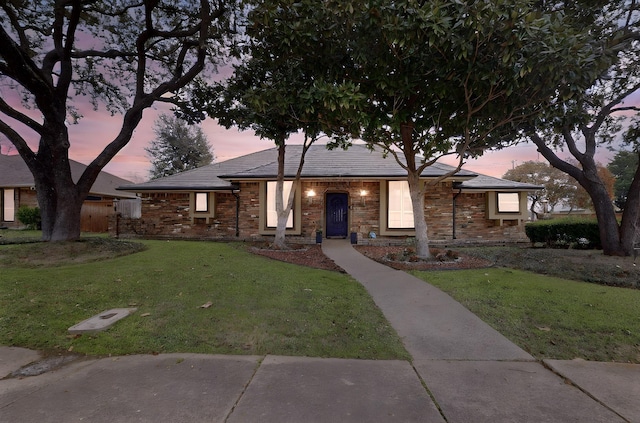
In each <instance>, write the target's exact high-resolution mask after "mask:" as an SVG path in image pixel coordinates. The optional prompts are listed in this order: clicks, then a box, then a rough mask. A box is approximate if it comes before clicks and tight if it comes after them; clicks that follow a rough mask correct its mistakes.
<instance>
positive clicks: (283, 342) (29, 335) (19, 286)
mask: <svg viewBox="0 0 640 423" xmlns="http://www.w3.org/2000/svg"><path fill="white" fill-rule="evenodd" d="M144 244H145V245H146V246H147V249H146V250H145V251H142V252H138V253H136V254H132V255H128V256H124V257H119V258H114V259H109V260H104V261H99V262H92V263H84V264H72V265H63V266H59V267H53V268H51V267H50V268H15V267H9V268H3V269H1V270H0V271H1V273H0V345H13V346H21V347H27V348H34V349H38V350H45V351H69V350H72V351H74V352H77V353H83V354H90V355H108V354H114V355H121V354H133V353H167V352H195V353H211V354H213V353H216V354H217V353H219V354H258V355H263V354H280V355H303V356H318V357H345V358H369V359H409V355H408V353H407V352H406V350H405V349H404V347H403V346H402V344H401V342H400V340H399V338H398V336H397V335H396V333H395V331H394V330H393V329H392V328H391V327H390V326H389V324H388V322H387V321H386V320H385V319H384V317H383V315H382V313H381V312H380V310H379V309H378V308H377V307H376V306H375V304H374V303H373V301H372V299H371V298H370V297H369V295H368V294H367V293H366V291H365V290H364V288H363V287H362V286H361V285H360V284H358V283H357V282H355V281H354V280H352V279H351V278H350V277H348V276H346V275H343V274H340V273H336V272H329V271H322V270H315V269H310V268H305V267H300V266H296V265H291V264H287V263H282V262H278V261H272V260H269V259H266V258H263V257H258V256H255V255H251V254H249V253H247V252H245V251H243V250H242V248H241V247H240V246H239V245H227V244H222V243H212V242H189V241H144ZM6 247H8V246H4V247H0V249H1V248H6ZM1 251H2V250H0V252H1ZM209 301H210V302H211V303H212V305H211V307H209V308H200V306H201V305H203V304H205V303H207V302H209ZM130 306H135V307H138V311H137V312H136V313H135V314H133V315H132V316H130V317H127V318H125V319H123V320H121V321H119V322H118V323H116V324H115V326H113V327H112V328H110V329H109V330H107V331H105V332H101V333H98V334H83V335H82V336H70V335H69V334H68V333H67V329H68V328H69V327H70V326H72V325H74V324H76V323H78V322H80V321H82V320H84V319H86V318H89V317H91V316H93V315H95V314H97V313H100V312H102V311H105V310H107V309H110V308H118V307H130Z"/></svg>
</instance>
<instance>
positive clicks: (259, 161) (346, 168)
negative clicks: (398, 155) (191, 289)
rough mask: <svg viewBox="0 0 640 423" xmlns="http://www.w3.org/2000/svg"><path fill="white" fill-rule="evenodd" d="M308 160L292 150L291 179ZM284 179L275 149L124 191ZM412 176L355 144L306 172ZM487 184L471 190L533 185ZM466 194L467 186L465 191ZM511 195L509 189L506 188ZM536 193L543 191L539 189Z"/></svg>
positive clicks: (438, 170)
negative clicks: (279, 177) (494, 185)
mask: <svg viewBox="0 0 640 423" xmlns="http://www.w3.org/2000/svg"><path fill="white" fill-rule="evenodd" d="M301 154H302V146H301V145H289V146H287V148H286V155H285V172H284V173H285V178H289V179H291V178H293V177H295V174H296V171H297V169H298V164H299V162H300V155H301ZM454 169H455V168H454V167H453V166H449V165H446V164H441V163H436V164H434V165H432V166H429V167H427V168H426V169H425V170H424V172H423V173H422V177H425V178H429V177H438V176H442V175H444V174H446V173H448V172H451V171H452V170H454ZM277 173H278V150H277V148H275V147H274V148H271V149H268V150H263V151H259V152H256V153H252V154H247V155H245V156H241V157H237V158H235V159H230V160H227V161H224V162H220V163H214V164H211V165H208V166H203V167H200V168H197V169H193V170H189V171H186V172H182V173H179V174H176V175H171V176H167V177H165V178H160V179H155V180H152V181H149V182H145V183H142V184H130V185H124V186H121V187H119V188H118V189H122V190H127V191H133V192H138V191H194V190H207V191H208V190H211V191H214V190H230V189H233V188H234V187H235V185H234V182H236V181H240V180H247V179H254V180H259V179H275V178H276V175H277ZM406 175H407V173H406V171H405V170H404V169H402V167H401V166H399V165H398V164H397V163H396V161H395V159H394V158H393V157H390V156H389V157H386V158H385V157H384V156H383V154H382V153H381V152H379V151H370V150H369V149H367V148H366V147H365V146H364V145H359V144H355V145H353V146H351V147H350V148H349V149H348V150H342V149H336V150H327V148H326V147H325V146H324V145H313V146H311V148H310V149H309V151H308V152H307V154H306V156H305V162H304V166H303V168H302V175H301V177H302V178H303V179H317V178H372V179H395V178H404V177H406ZM455 177H456V178H458V179H459V180H462V181H465V182H464V184H468V183H470V182H471V181H474V180H476V179H478V178H479V177H484V175H478V174H477V173H474V172H470V171H467V170H464V169H461V170H460V171H458V172H457V173H456V174H455ZM486 178H490V179H481V180H480V181H478V182H479V183H476V184H471V185H469V186H468V188H469V189H481V185H482V181H484V182H486V183H491V184H498V182H499V181H503V182H504V184H508V185H509V188H511V189H518V188H517V187H518V186H522V188H520V189H522V190H527V189H528V184H519V185H518V183H517V182H512V181H504V180H502V179H498V178H491V177H489V176H487V177H486ZM465 188H467V186H466V185H465ZM501 188H502V187H501ZM503 189H506V188H503ZM534 189H539V188H538V187H535V188H534Z"/></svg>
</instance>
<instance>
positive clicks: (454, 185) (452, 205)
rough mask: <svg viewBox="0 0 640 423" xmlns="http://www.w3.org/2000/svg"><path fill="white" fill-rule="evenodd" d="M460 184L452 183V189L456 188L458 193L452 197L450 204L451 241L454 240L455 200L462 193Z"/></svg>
mask: <svg viewBox="0 0 640 423" xmlns="http://www.w3.org/2000/svg"><path fill="white" fill-rule="evenodd" d="M461 185H462V184H461V183H460V182H454V183H453V188H457V189H458V192H456V193H455V195H454V196H453V200H452V204H451V209H452V210H451V212H452V213H451V214H452V219H453V221H452V225H451V226H452V228H453V239H456V200H457V199H458V196H459V195H460V194H461V193H462V186H461Z"/></svg>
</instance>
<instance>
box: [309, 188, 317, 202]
mask: <svg viewBox="0 0 640 423" xmlns="http://www.w3.org/2000/svg"><path fill="white" fill-rule="evenodd" d="M315 196H316V192H315V191H314V190H312V189H310V190H309V191H307V198H308V199H309V204H311V202H312V201H313V197H315Z"/></svg>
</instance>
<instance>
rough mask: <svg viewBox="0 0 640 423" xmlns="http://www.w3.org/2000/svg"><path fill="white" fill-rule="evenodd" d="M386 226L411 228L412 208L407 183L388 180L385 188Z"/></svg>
mask: <svg viewBox="0 0 640 423" xmlns="http://www.w3.org/2000/svg"><path fill="white" fill-rule="evenodd" d="M387 196H388V200H387V213H388V214H387V226H388V227H389V229H413V227H414V222H413V208H412V205H411V195H410V194H409V183H408V182H407V181H389V182H388V190H387Z"/></svg>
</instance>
